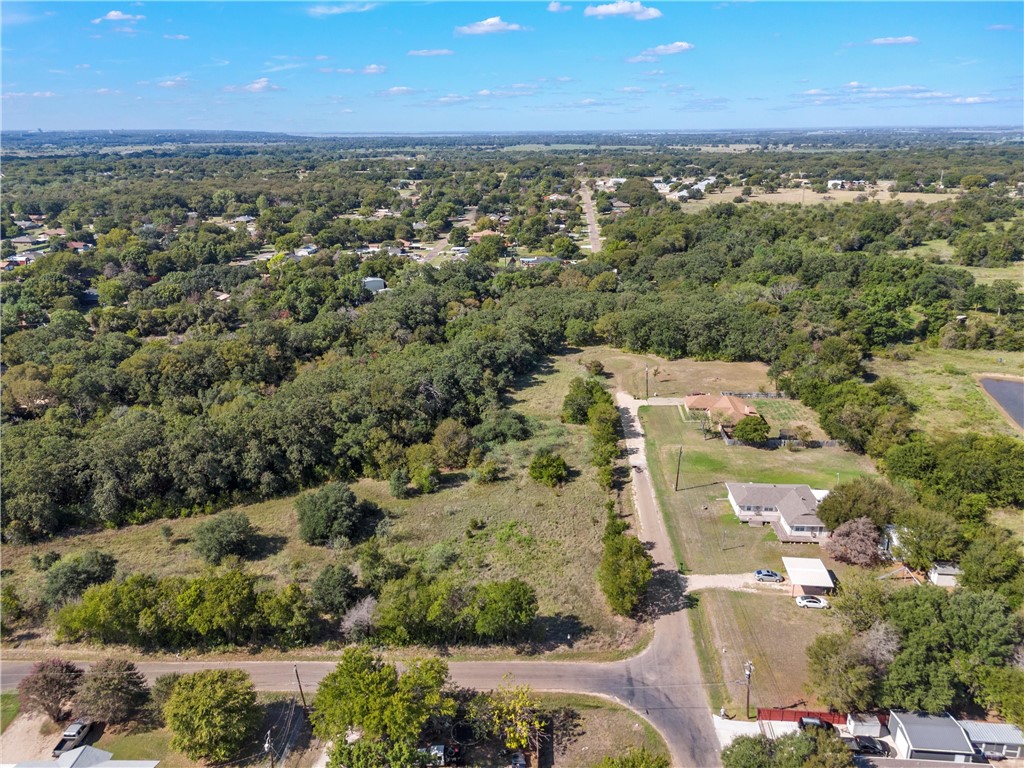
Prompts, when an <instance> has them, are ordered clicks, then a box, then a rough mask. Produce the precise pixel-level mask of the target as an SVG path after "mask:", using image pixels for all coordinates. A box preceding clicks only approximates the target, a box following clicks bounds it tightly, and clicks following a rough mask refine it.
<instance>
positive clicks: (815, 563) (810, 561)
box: [782, 557, 836, 595]
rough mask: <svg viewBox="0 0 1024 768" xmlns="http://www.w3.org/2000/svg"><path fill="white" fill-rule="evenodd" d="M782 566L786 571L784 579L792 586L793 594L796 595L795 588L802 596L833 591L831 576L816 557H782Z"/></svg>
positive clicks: (833, 583)
mask: <svg viewBox="0 0 1024 768" xmlns="http://www.w3.org/2000/svg"><path fill="white" fill-rule="evenodd" d="M782 565H783V567H784V568H785V569H786V578H787V579H789V583H790V584H792V585H793V594H796V590H797V587H799V588H800V593H801V594H804V595H821V594H825V593H827V592H831V591H832V590H833V589H835V586H836V584H835V582H834V581H833V580H832V574H830V573H829V572H828V568H826V567H825V564H824V563H823V562H822V561H821V560H819V559H818V558H816V557H784V558H782Z"/></svg>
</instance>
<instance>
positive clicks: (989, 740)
mask: <svg viewBox="0 0 1024 768" xmlns="http://www.w3.org/2000/svg"><path fill="white" fill-rule="evenodd" d="M957 722H958V723H960V727H961V728H963V729H964V733H966V734H967V738H969V739H970V740H971V743H972V744H973V745H974V746H975V747H977V748H978V749H980V750H981V751H982V752H984V753H985V754H988V755H992V754H998V755H1004V756H1006V757H1024V733H1022V732H1021V730H1020V728H1018V727H1017V726H1016V725H1010V724H1009V723H984V722H980V721H978V720H957Z"/></svg>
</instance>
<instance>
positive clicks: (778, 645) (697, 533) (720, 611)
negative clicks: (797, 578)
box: [640, 401, 873, 716]
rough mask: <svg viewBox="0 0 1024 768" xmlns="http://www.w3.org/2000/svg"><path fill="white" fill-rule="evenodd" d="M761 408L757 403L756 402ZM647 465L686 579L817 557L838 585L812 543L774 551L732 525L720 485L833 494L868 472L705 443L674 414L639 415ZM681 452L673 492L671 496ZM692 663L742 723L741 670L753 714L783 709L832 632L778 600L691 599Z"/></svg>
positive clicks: (798, 697)
mask: <svg viewBox="0 0 1024 768" xmlns="http://www.w3.org/2000/svg"><path fill="white" fill-rule="evenodd" d="M760 402H762V401H759V404H760ZM640 417H641V420H642V422H643V425H644V431H645V433H646V436H647V462H648V467H649V470H648V471H649V472H650V473H651V477H652V479H653V482H654V487H655V493H656V495H657V497H658V503H659V505H660V506H661V509H662V512H663V514H664V515H665V521H666V524H667V526H668V530H669V534H670V536H671V538H672V543H673V547H674V549H675V551H676V554H677V557H678V558H679V559H680V562H681V563H682V565H683V566H684V568H685V570H686V571H687V572H692V573H701V574H716V573H743V572H749V571H753V570H755V569H757V568H772V569H774V570H777V571H780V572H782V557H783V556H795V557H821V558H822V559H823V560H824V561H825V563H826V565H827V566H828V567H829V568H830V569H831V570H832V571H834V572H835V573H836V574H837V576H839V577H840V578H842V575H843V574H844V573H846V572H847V571H848V570H849V569H850V566H846V565H843V564H840V563H836V562H835V561H833V560H831V559H830V558H828V557H827V556H825V555H824V553H823V552H821V551H820V549H819V548H818V547H817V546H816V545H813V544H782V543H780V542H779V541H778V540H777V538H776V537H775V535H774V533H773V532H772V531H771V530H770V529H767V528H751V527H749V526H747V525H744V524H742V523H740V522H739V521H738V520H737V518H736V516H735V515H734V514H733V513H732V508H731V507H730V506H729V503H728V502H727V501H726V500H725V496H726V491H725V485H724V484H725V483H726V482H730V481H750V482H762V483H807V484H808V485H810V486H811V487H814V488H833V487H834V486H835V485H836V483H837V473H838V479H839V480H840V481H847V480H850V479H852V478H854V477H857V476H860V475H866V474H872V472H873V470H872V466H871V462H870V461H869V460H867V459H866V458H864V457H861V456H857V455H856V454H853V453H850V452H848V451H844V450H843V449H841V448H820V449H804V450H799V451H789V450H786V449H779V450H774V451H766V450H760V449H757V448H748V447H743V446H732V447H729V446H726V445H725V444H724V443H722V441H721V440H704V439H703V436H702V434H701V432H700V430H699V428H698V426H697V425H696V424H694V423H685V422H683V421H682V419H681V418H680V414H679V411H678V409H676V408H672V407H645V408H642V409H641V411H640ZM680 447H682V449H683V453H682V462H681V465H680V470H681V471H680V482H679V487H680V490H679V491H674V490H673V488H674V484H675V472H676V462H677V459H678V457H679V448H680ZM690 618H691V623H692V626H693V629H694V636H695V640H696V642H697V655H698V659H699V661H700V663H701V669H702V673H703V676H704V679H705V682H706V683H707V685H708V693H709V698H710V700H711V705H712V708H713V709H715V710H717V709H718V708H719V707H721V706H725V707H726V708H727V710H728V711H729V712H730V713H731V714H734V715H737V716H742V707H743V697H744V693H745V691H744V686H743V685H742V684H739V683H737V682H736V681H739V680H742V679H743V662H744V661H746V660H750V661H753V662H754V666H755V673H754V677H753V678H752V695H751V709H752V710H753V708H754V707H755V706H788V705H793V704H795V703H797V702H800V701H802V700H805V699H808V700H809V697H808V696H807V693H806V691H805V690H804V685H805V681H806V659H805V655H804V653H803V650H804V649H805V648H806V647H807V645H809V644H810V643H811V642H812V641H813V639H814V637H815V636H816V635H817V634H819V633H820V632H823V631H826V630H827V629H828V628H829V626H830V621H831V619H830V616H829V615H828V614H827V613H826V612H822V611H812V610H808V609H800V608H797V607H796V604H795V603H794V602H793V600H792V598H791V597H790V596H789V595H788V594H787V593H785V592H782V593H772V592H758V593H743V592H726V591H720V590H705V591H702V592H700V593H699V594H698V596H697V600H696V606H695V608H694V609H693V610H692V612H691V614H690Z"/></svg>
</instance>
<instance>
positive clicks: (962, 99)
mask: <svg viewBox="0 0 1024 768" xmlns="http://www.w3.org/2000/svg"><path fill="white" fill-rule="evenodd" d="M33 95H35V94H33ZM994 101H995V99H993V98H992V97H991V96H958V97H957V98H955V99H953V101H952V103H953V104H991V103H992V102H994Z"/></svg>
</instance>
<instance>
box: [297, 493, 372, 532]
mask: <svg viewBox="0 0 1024 768" xmlns="http://www.w3.org/2000/svg"><path fill="white" fill-rule="evenodd" d="M295 509H296V511H297V512H298V514H299V537H300V538H301V539H302V540H303V541H304V542H306V543H307V544H315V545H319V546H325V545H328V544H332V543H334V542H337V541H344V540H348V539H351V538H352V536H353V534H355V532H356V530H357V528H358V526H359V524H360V522H361V520H362V514H361V509H360V505H359V502H358V501H357V500H356V495H355V494H354V493H352V491H351V489H349V487H348V486H347V485H345V484H344V483H328V484H327V485H325V486H323V487H322V488H320V490H318V491H309V492H307V493H304V494H302V495H301V496H299V497H298V498H297V499H296V500H295Z"/></svg>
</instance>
